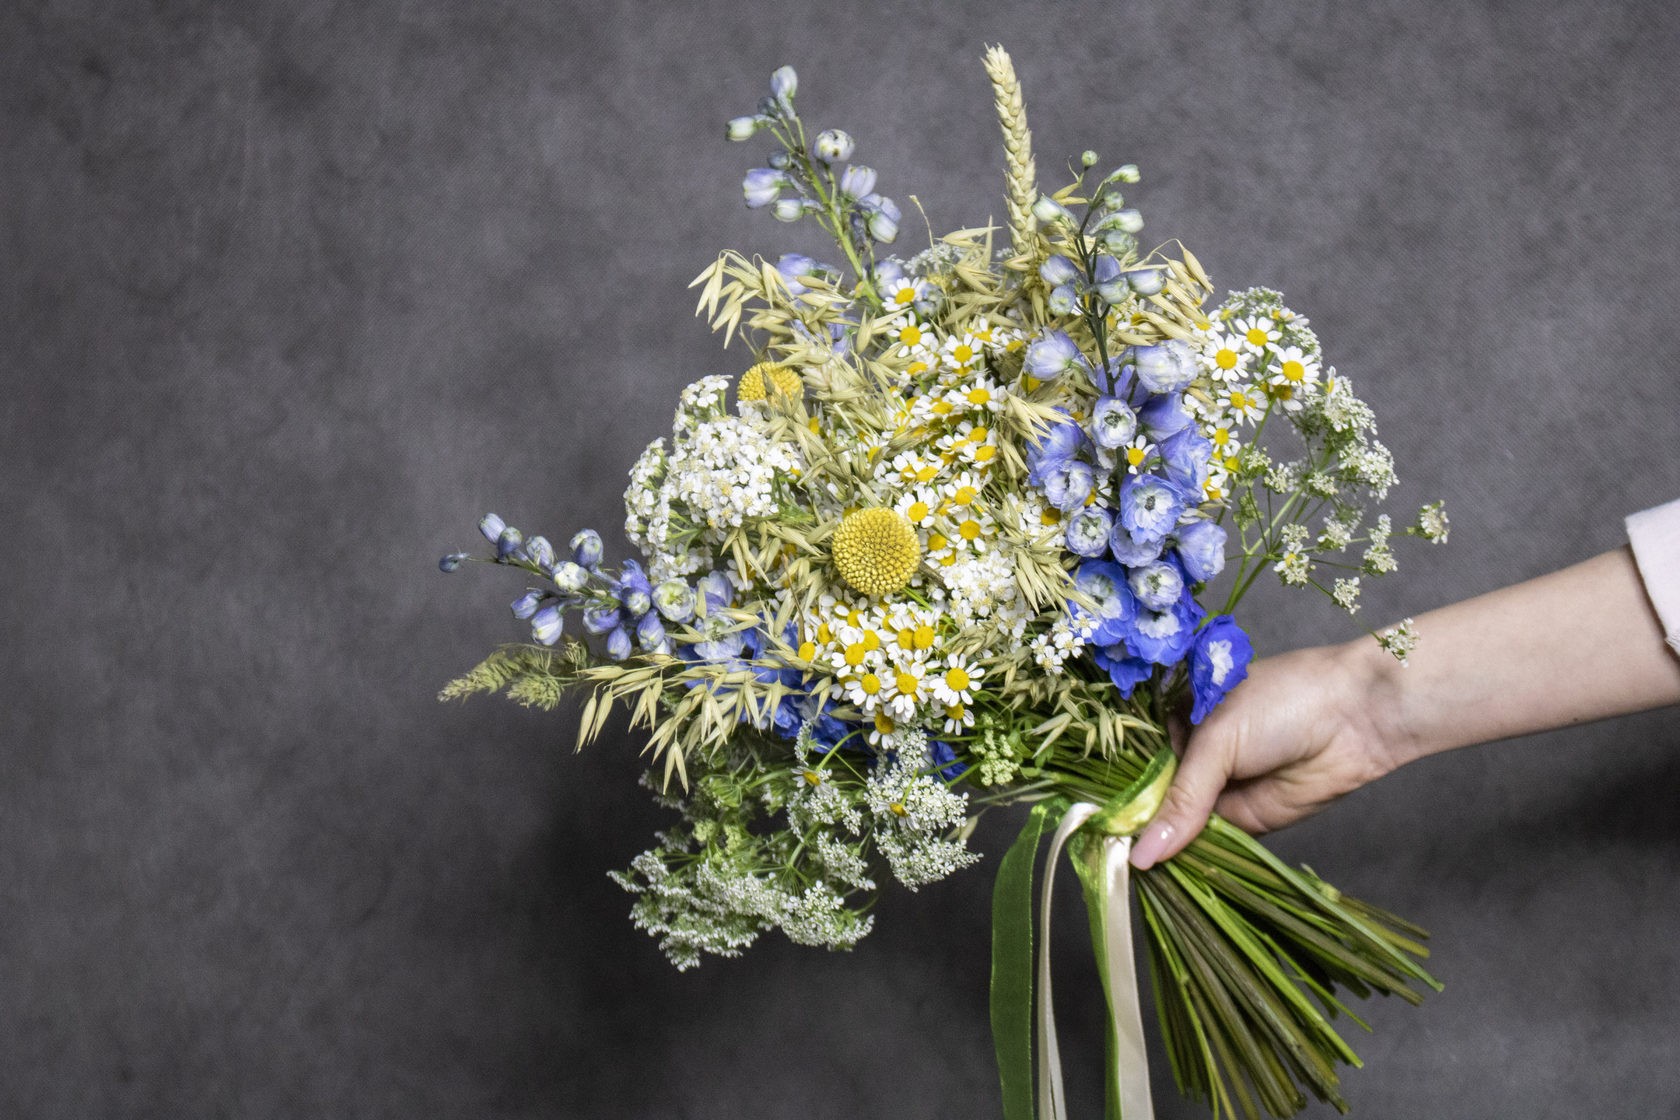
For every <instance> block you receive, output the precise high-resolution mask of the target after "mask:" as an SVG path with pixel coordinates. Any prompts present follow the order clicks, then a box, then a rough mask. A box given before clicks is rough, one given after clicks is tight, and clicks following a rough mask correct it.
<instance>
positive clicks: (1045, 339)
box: [1026, 331, 1085, 381]
mask: <svg viewBox="0 0 1680 1120" xmlns="http://www.w3.org/2000/svg"><path fill="white" fill-rule="evenodd" d="M1084 362H1085V356H1084V355H1083V354H1081V353H1080V352H1079V347H1078V346H1077V345H1075V344H1074V341H1073V339H1071V338H1069V337H1068V336H1067V334H1066V333H1064V332H1063V331H1051V332H1049V333H1048V334H1045V335H1043V336H1041V337H1039V338H1036V339H1034V340H1033V342H1032V344H1031V345H1029V346H1028V347H1027V360H1026V370H1027V372H1028V373H1029V374H1031V375H1032V376H1034V377H1036V378H1038V379H1039V380H1040V381H1053V380H1055V379H1056V378H1058V377H1060V376H1061V375H1062V374H1064V373H1066V372H1067V371H1068V370H1070V369H1074V368H1076V367H1078V366H1080V365H1083V364H1084Z"/></svg>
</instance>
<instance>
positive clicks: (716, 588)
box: [695, 571, 735, 615]
mask: <svg viewBox="0 0 1680 1120" xmlns="http://www.w3.org/2000/svg"><path fill="white" fill-rule="evenodd" d="M695 590H696V591H697V592H698V593H699V594H700V596H701V599H702V601H703V602H704V603H705V606H706V609H705V611H704V612H703V613H705V614H708V615H711V614H716V613H717V612H718V611H720V610H722V609H723V608H725V607H727V606H729V605H730V604H731V603H733V602H734V601H735V585H734V584H732V583H730V582H729V577H728V576H727V575H725V574H724V573H723V572H717V571H713V572H707V573H706V574H705V575H703V576H701V577H700V579H699V582H698V583H696V584H695Z"/></svg>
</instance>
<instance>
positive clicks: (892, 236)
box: [858, 194, 901, 245]
mask: <svg viewBox="0 0 1680 1120" xmlns="http://www.w3.org/2000/svg"><path fill="white" fill-rule="evenodd" d="M858 204H859V205H860V206H862V207H863V221H864V226H865V228H867V229H868V230H869V236H870V237H873V238H874V239H875V240H876V241H879V242H881V243H882V244H883V245H890V244H892V242H894V241H896V240H897V239H898V219H899V217H900V216H901V215H900V214H899V212H898V203H896V202H894V201H893V200H892V199H890V198H887V197H885V196H884V195H878V194H872V195H868V196H867V197H865V198H861V199H859V200H858Z"/></svg>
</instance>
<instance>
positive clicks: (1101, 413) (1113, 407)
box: [1091, 397, 1138, 451]
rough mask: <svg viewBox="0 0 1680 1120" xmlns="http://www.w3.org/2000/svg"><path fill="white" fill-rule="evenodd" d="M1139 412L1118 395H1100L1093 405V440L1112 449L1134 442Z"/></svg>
mask: <svg viewBox="0 0 1680 1120" xmlns="http://www.w3.org/2000/svg"><path fill="white" fill-rule="evenodd" d="M1137 432H1138V414H1137V413H1135V412H1133V411H1132V409H1131V407H1130V406H1129V405H1127V404H1126V402H1125V401H1123V400H1121V399H1120V398H1118V397H1098V398H1097V403H1096V404H1094V405H1092V406H1091V442H1093V443H1095V444H1096V445H1097V446H1098V447H1102V448H1106V449H1108V450H1110V451H1112V450H1114V449H1115V448H1116V447H1121V446H1123V445H1125V444H1128V443H1130V442H1132V437H1133V436H1135V435H1137Z"/></svg>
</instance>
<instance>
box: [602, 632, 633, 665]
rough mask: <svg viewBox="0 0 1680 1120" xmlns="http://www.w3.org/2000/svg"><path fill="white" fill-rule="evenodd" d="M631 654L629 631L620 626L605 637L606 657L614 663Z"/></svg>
mask: <svg viewBox="0 0 1680 1120" xmlns="http://www.w3.org/2000/svg"><path fill="white" fill-rule="evenodd" d="M631 652H632V650H631V645H630V631H628V630H626V629H625V628H624V627H622V626H618V627H614V629H613V631H612V633H610V634H608V635H607V656H608V657H610V658H612V659H613V660H614V661H623V660H624V659H625V658H626V657H629V656H630V654H631Z"/></svg>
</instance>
